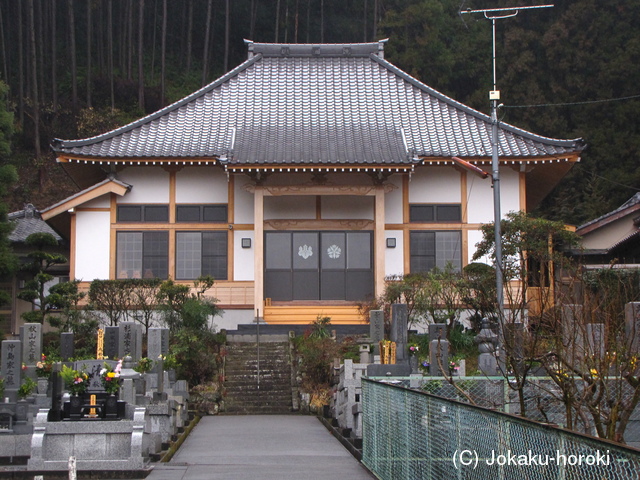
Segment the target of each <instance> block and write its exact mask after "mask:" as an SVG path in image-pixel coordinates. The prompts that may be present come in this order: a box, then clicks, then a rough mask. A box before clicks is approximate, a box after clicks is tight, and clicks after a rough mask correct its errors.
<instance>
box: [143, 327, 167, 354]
mask: <svg viewBox="0 0 640 480" xmlns="http://www.w3.org/2000/svg"><path fill="white" fill-rule="evenodd" d="M167 353H169V329H168V328H155V327H152V328H150V329H149V333H148V334H147V357H148V358H149V359H151V360H153V362H157V361H158V357H159V356H160V355H166V354H167Z"/></svg>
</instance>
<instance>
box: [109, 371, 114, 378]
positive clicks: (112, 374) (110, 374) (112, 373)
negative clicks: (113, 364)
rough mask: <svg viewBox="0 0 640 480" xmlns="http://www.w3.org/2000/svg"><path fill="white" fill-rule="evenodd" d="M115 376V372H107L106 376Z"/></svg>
mask: <svg viewBox="0 0 640 480" xmlns="http://www.w3.org/2000/svg"><path fill="white" fill-rule="evenodd" d="M115 376H116V373H115V372H109V373H107V377H109V378H114V377H115Z"/></svg>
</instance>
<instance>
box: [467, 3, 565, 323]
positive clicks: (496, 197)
mask: <svg viewBox="0 0 640 480" xmlns="http://www.w3.org/2000/svg"><path fill="white" fill-rule="evenodd" d="M549 7H553V5H535V6H531V7H509V8H486V9H480V10H471V9H467V10H462V11H460V13H461V14H462V13H482V14H483V15H484V17H485V18H486V19H487V20H491V28H492V42H491V45H492V59H493V90H491V91H490V92H489V100H491V170H492V179H493V219H494V222H493V223H494V236H495V237H494V238H495V253H496V295H497V298H496V300H497V304H498V313H499V315H500V318H501V319H504V279H503V270H502V232H501V229H500V220H501V218H502V216H501V213H500V159H499V156H498V101H499V100H500V90H498V87H497V80H496V20H502V19H505V18H511V17H515V16H516V15H517V14H518V13H519V12H520V10H531V9H534V8H549Z"/></svg>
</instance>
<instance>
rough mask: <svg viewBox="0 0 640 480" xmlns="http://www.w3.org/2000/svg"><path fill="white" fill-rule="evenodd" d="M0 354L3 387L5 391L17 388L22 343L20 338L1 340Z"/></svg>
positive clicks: (19, 380)
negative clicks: (0, 350) (0, 358)
mask: <svg viewBox="0 0 640 480" xmlns="http://www.w3.org/2000/svg"><path fill="white" fill-rule="evenodd" d="M1 355H2V378H4V388H5V390H6V391H8V390H17V389H18V388H20V383H21V378H20V372H21V368H22V343H21V342H20V340H3V341H2V353H1Z"/></svg>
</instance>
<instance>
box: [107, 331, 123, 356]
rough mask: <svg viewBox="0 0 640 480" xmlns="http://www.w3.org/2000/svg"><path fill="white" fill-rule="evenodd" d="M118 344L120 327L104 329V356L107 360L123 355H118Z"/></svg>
mask: <svg viewBox="0 0 640 480" xmlns="http://www.w3.org/2000/svg"><path fill="white" fill-rule="evenodd" d="M119 342H120V327H105V328H104V356H105V357H107V358H113V359H115V358H118V359H119V358H120V357H122V356H124V355H120V350H119V349H118V346H119Z"/></svg>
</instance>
